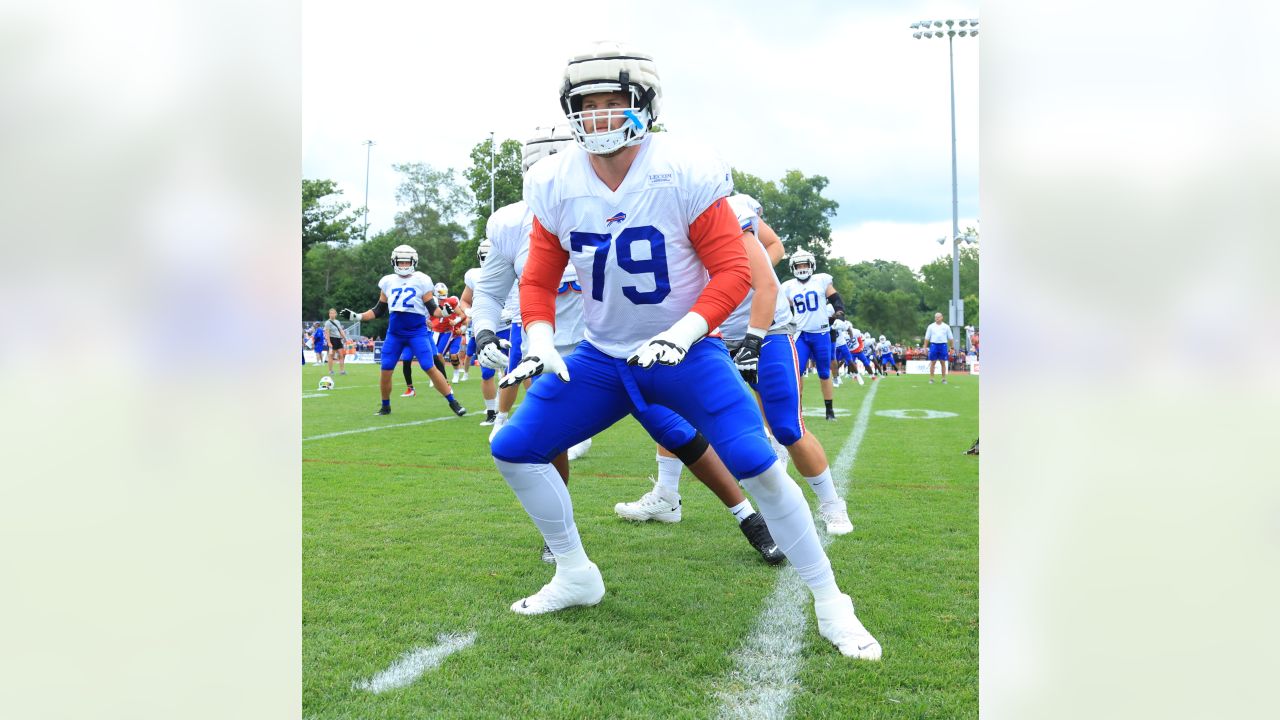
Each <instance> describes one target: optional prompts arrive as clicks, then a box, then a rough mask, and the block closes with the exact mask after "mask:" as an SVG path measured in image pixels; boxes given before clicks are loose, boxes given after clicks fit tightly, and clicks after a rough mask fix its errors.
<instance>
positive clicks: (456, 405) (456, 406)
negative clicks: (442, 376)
mask: <svg viewBox="0 0 1280 720" xmlns="http://www.w3.org/2000/svg"><path fill="white" fill-rule="evenodd" d="M449 409H451V410H453V414H454V415H457V416H458V417H462V416H463V415H466V414H467V409H466V408H464V407H462V403H460V402H458V401H457V399H456V398H455V399H453V400H450V401H449Z"/></svg>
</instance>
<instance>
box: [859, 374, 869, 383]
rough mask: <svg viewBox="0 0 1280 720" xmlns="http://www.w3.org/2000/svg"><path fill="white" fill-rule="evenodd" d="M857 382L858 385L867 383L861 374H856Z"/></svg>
mask: <svg viewBox="0 0 1280 720" xmlns="http://www.w3.org/2000/svg"><path fill="white" fill-rule="evenodd" d="M858 384H859V385H866V384H867V383H866V381H864V380H863V379H862V376H861V375H859V376H858Z"/></svg>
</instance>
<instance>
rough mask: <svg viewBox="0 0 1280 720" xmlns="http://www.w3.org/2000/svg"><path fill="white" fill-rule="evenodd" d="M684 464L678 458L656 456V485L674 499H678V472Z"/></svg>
mask: <svg viewBox="0 0 1280 720" xmlns="http://www.w3.org/2000/svg"><path fill="white" fill-rule="evenodd" d="M683 469H684V463H682V462H680V458H673V457H666V456H664V455H659V456H658V484H659V485H661V486H662V487H663V488H664V489H666V490H667V491H668V492H670V493H671V494H672V495H675V496H676V497H680V471H681V470H683Z"/></svg>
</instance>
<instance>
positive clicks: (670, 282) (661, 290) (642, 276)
mask: <svg viewBox="0 0 1280 720" xmlns="http://www.w3.org/2000/svg"><path fill="white" fill-rule="evenodd" d="M732 191H733V181H732V179H731V178H730V176H729V166H728V165H726V164H725V163H724V161H722V160H720V159H719V158H717V157H715V156H714V155H713V154H711V153H709V152H707V151H706V150H705V149H703V148H701V147H698V146H696V145H689V144H685V143H684V142H682V141H681V140H679V139H678V138H677V137H675V136H673V135H672V134H671V133H659V134H654V135H648V136H646V137H645V139H644V140H643V141H642V143H641V145H640V151H639V152H638V153H637V154H636V157H635V160H634V161H633V162H632V165H631V169H630V170H629V171H628V172H627V176H626V178H625V179H623V181H622V184H621V185H620V186H619V187H618V189H617V190H616V191H611V190H609V188H608V187H606V186H605V184H604V183H603V182H601V181H600V179H599V178H598V177H597V176H596V174H595V171H594V170H592V169H591V164H590V162H589V160H588V156H587V153H586V151H584V150H582V149H581V148H579V147H577V146H576V145H574V146H570V147H569V148H568V149H567V150H564V151H562V152H559V153H556V154H555V155H552V156H550V157H548V158H545V159H543V160H540V161H539V162H538V163H537V164H536V165H534V166H533V167H532V168H531V169H530V170H529V173H528V175H526V176H525V184H524V198H525V200H526V201H527V202H528V203H529V206H530V207H531V208H532V209H533V212H534V214H535V215H536V216H537V218H538V222H539V223H540V224H541V225H542V226H543V227H544V228H546V230H547V232H549V233H551V234H552V235H555V236H556V237H557V238H559V240H560V246H561V247H562V248H563V249H564V250H565V251H567V252H568V253H569V262H570V263H571V264H572V265H573V266H574V268H575V269H576V270H577V273H578V281H579V283H580V285H581V287H582V297H583V311H584V314H585V318H586V339H587V340H589V341H591V344H592V345H594V346H595V347H596V348H598V349H599V350H600V351H601V352H604V353H605V354H607V355H610V356H612V357H615V358H626V357H629V356H630V355H631V354H632V353H634V352H635V351H636V350H637V349H638V348H639V347H640V346H641V345H642V344H643V343H644V342H645V341H646V340H648V339H649V338H651V337H653V336H654V335H657V334H658V333H660V332H663V331H664V330H667V329H668V328H670V327H671V326H672V325H673V324H674V323H675V322H676V321H677V320H679V319H680V318H681V317H683V316H684V315H685V314H686V313H688V312H689V310H690V309H691V308H692V307H693V304H694V302H695V301H696V300H697V298H698V296H699V294H701V292H702V290H703V288H704V287H706V284H707V280H708V277H707V270H706V267H705V266H703V264H702V260H701V259H700V258H699V257H698V254H697V252H696V251H695V250H694V247H693V245H692V243H691V242H690V239H689V225H690V224H691V223H693V222H694V221H695V220H696V219H697V218H698V217H699V216H700V215H702V213H703V212H704V211H706V210H707V209H708V208H710V207H711V206H712V204H713V203H715V202H717V201H721V199H722V198H725V197H728V196H729V195H730V194H731V192H732ZM494 249H495V251H496V249H497V248H496V245H495V248H494ZM486 264H487V263H486Z"/></svg>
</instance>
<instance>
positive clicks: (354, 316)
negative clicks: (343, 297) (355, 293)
mask: <svg viewBox="0 0 1280 720" xmlns="http://www.w3.org/2000/svg"><path fill="white" fill-rule="evenodd" d="M342 312H344V313H346V314H347V319H348V320H359V319H360V316H361V315H363V314H364V313H362V312H356V311H355V310H352V309H350V308H342Z"/></svg>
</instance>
